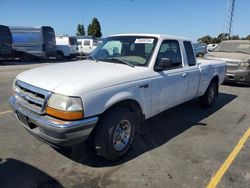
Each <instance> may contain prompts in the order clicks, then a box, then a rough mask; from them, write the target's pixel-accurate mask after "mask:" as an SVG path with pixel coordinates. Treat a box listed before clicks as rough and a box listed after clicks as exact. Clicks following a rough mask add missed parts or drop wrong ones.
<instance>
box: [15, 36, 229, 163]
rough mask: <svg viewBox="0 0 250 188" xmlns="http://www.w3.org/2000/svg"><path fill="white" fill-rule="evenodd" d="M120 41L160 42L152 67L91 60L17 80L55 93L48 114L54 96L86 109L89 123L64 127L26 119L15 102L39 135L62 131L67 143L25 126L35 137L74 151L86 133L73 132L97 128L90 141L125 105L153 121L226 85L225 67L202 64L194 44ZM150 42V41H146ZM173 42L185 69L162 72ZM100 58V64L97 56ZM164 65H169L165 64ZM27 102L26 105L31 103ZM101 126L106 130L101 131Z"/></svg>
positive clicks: (34, 71) (181, 40)
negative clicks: (108, 115) (104, 120)
mask: <svg viewBox="0 0 250 188" xmlns="http://www.w3.org/2000/svg"><path fill="white" fill-rule="evenodd" d="M116 37H118V38H119V37H121V38H123V37H125V38H126V37H127V38H129V37H134V38H136V39H135V43H136V44H143V45H145V44H146V43H149V44H150V43H153V41H154V44H155V46H154V48H153V49H152V54H151V56H150V58H149V61H148V64H147V66H132V65H130V66H128V64H126V63H121V62H120V61H121V60H119V62H120V63H115V62H109V63H107V62H106V61H105V60H103V61H102V60H98V61H97V60H96V59H95V58H94V57H92V56H91V57H92V59H93V60H91V59H88V60H83V61H77V62H71V63H60V64H54V65H48V66H43V67H39V68H35V69H32V70H28V71H25V72H23V73H21V74H19V75H18V76H17V77H16V80H17V82H16V83H17V84H16V85H17V86H18V87H19V84H18V83H19V82H20V85H21V86H20V88H21V89H22V88H23V87H24V88H28V89H27V90H32V88H33V89H34V90H35V91H38V92H39V91H40V90H43V91H44V92H45V93H46V92H47V93H49V94H48V95H46V96H48V98H46V97H45V102H44V103H43V105H44V106H45V107H44V108H46V105H47V103H46V101H48V100H50V99H49V96H50V94H52V95H54V94H60V95H62V96H70V97H79V98H80V99H81V101H82V104H83V112H84V119H82V120H78V121H63V120H60V119H55V118H51V117H50V116H49V115H48V114H46V113H44V112H42V113H43V115H42V116H41V115H37V116H38V117H36V118H34V117H33V116H31V115H29V113H26V111H25V106H23V107H22V106H21V107H20V106H19V105H18V102H17V104H16V101H15V99H14V98H13V97H12V98H11V99H10V103H11V106H12V107H13V109H14V111H15V112H17V114H20V113H24V114H25V117H26V116H28V119H29V118H31V119H35V120H31V122H33V121H35V125H36V126H37V127H38V129H39V128H40V127H39V126H42V127H43V128H45V129H47V130H50V131H51V129H52V128H51V127H53V131H54V132H53V131H52V132H53V134H54V133H55V132H58V127H59V128H60V134H61V132H63V133H65V131H66V133H65V134H64V135H63V136H65V137H66V138H65V140H63V142H62V143H58V142H59V141H58V139H57V140H56V139H55V140H51V136H50V137H46V136H45V135H44V134H40V133H37V132H36V133H34V131H33V130H31V129H30V128H27V126H25V128H26V129H28V131H29V132H31V133H32V134H36V135H38V137H42V139H43V140H46V142H49V143H50V144H51V143H52V145H53V144H56V145H72V143H71V142H70V141H69V140H70V139H72V137H73V138H74V139H75V138H76V137H79V135H81V134H82V132H81V133H77V132H74V134H73V133H72V130H71V132H70V133H68V132H67V131H68V129H67V128H68V127H71V126H72V127H76V128H79V127H77V125H76V124H77V123H79V126H84V127H86V122H87V125H88V126H89V124H91V125H92V127H91V129H90V128H89V129H88V130H87V132H88V133H86V132H85V136H86V135H87V136H88V135H89V134H90V132H91V131H92V129H93V128H94V126H95V125H96V124H98V121H99V120H98V119H99V118H100V117H101V116H103V114H105V112H107V111H108V110H110V109H112V107H114V106H116V105H117V104H120V103H121V102H123V101H133V102H134V103H136V104H138V108H139V109H140V111H141V115H142V116H143V117H144V118H145V119H148V118H150V117H152V116H154V115H156V114H158V113H160V112H162V111H164V110H167V109H169V108H171V107H174V106H176V105H179V104H181V103H184V102H185V101H188V100H191V99H194V98H197V97H201V96H204V95H205V94H206V93H207V91H208V89H209V88H210V85H211V83H214V84H215V85H216V86H217V87H218V86H219V84H221V83H222V82H223V80H224V77H225V71H226V64H225V62H224V61H219V60H213V61H211V60H198V62H196V59H195V56H194V51H193V49H192V44H191V42H190V41H189V40H188V39H185V38H180V37H173V36H167V35H149V34H126V35H116V36H112V37H111V38H110V40H111V39H113V38H114V39H115V38H116ZM145 37H149V38H146V39H145ZM151 37H153V38H151ZM107 40H108V39H107ZM168 41H170V42H171V41H174V42H175V43H176V44H178V46H179V48H180V49H178V50H179V51H180V53H181V60H180V61H181V64H180V65H179V66H178V67H175V68H172V69H162V70H159V69H156V67H155V64H156V61H157V57H158V56H159V54H160V52H161V49H162V45H163V44H165V42H168ZM103 43H104V44H101V45H104V47H105V43H106V41H105V40H104V42H103ZM186 44H189V46H190V48H189V54H188V53H187V48H186V47H187V46H185V45H186ZM100 48H103V46H100ZM108 48H110V46H109V47H108ZM98 50H99V48H98ZM118 51H120V49H118ZM97 53H98V52H97ZM114 53H117V47H115V50H114ZM158 53H159V54H158ZM94 55H95V54H94ZM190 55H191V56H193V57H194V58H193V61H194V62H192V66H191V64H190V61H189V60H188V57H190ZM95 57H96V58H97V55H96V56H95ZM131 57H132V58H134V57H135V56H129V57H128V58H131ZM136 57H137V56H136ZM135 59H139V60H141V59H142V58H138V57H137V58H135ZM161 60H162V61H163V60H164V58H162V59H161ZM165 60H166V59H165ZM168 60H169V59H168V58H167V61H168ZM168 62H170V61H168ZM213 92H215V90H214V91H213ZM17 94H18V93H17ZM212 94H214V93H212ZM23 98H24V99H25V97H23ZM28 99H29V96H28ZM28 99H27V100H28ZM28 105H29V104H28ZM44 115H45V117H44ZM44 118H45V120H44ZM19 120H20V119H19ZM44 121H45V122H46V123H44ZM99 124H100V122H99ZM99 126H100V127H101V125H99ZM99 129H100V128H99ZM58 134H59V133H58ZM103 134H104V133H103ZM107 134H108V133H107ZM129 134H130V133H129ZM131 134H132V133H131ZM72 135H73V136H72ZM77 135H78V136H77ZM123 136H124V134H123ZM74 143H75V142H74ZM119 155H120V154H119ZM106 158H107V157H106Z"/></svg>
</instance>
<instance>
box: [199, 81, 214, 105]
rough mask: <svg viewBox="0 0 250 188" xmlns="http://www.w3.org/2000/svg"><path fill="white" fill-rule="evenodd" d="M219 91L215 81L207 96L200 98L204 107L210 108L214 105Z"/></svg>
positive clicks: (211, 84)
mask: <svg viewBox="0 0 250 188" xmlns="http://www.w3.org/2000/svg"><path fill="white" fill-rule="evenodd" d="M217 91H218V85H217V84H216V82H215V81H212V82H211V83H210V84H209V86H208V88H207V90H206V92H205V94H204V95H203V96H201V97H200V102H201V104H202V105H203V106H205V107H210V106H212V105H213V102H214V99H215V97H216V95H217Z"/></svg>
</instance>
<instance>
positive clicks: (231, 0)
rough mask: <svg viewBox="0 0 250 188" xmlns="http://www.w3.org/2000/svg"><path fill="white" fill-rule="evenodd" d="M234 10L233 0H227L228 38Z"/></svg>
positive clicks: (230, 32)
mask: <svg viewBox="0 0 250 188" xmlns="http://www.w3.org/2000/svg"><path fill="white" fill-rule="evenodd" d="M234 11H235V0H229V10H228V28H227V29H228V38H230V36H231V34H232V27H233V16H234Z"/></svg>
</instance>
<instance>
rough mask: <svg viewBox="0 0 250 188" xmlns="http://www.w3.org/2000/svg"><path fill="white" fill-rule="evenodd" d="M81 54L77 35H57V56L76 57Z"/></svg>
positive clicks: (58, 57) (59, 57)
mask: <svg viewBox="0 0 250 188" xmlns="http://www.w3.org/2000/svg"><path fill="white" fill-rule="evenodd" d="M77 55H79V52H78V46H77V40H76V38H75V37H68V36H57V37H56V58H57V59H60V60H62V59H64V58H68V59H69V58H74V57H76V56H77Z"/></svg>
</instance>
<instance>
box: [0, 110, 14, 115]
mask: <svg viewBox="0 0 250 188" xmlns="http://www.w3.org/2000/svg"><path fill="white" fill-rule="evenodd" d="M10 112H12V111H11V110H7V111H4V112H0V116H1V115H3V114H7V113H10Z"/></svg>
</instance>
